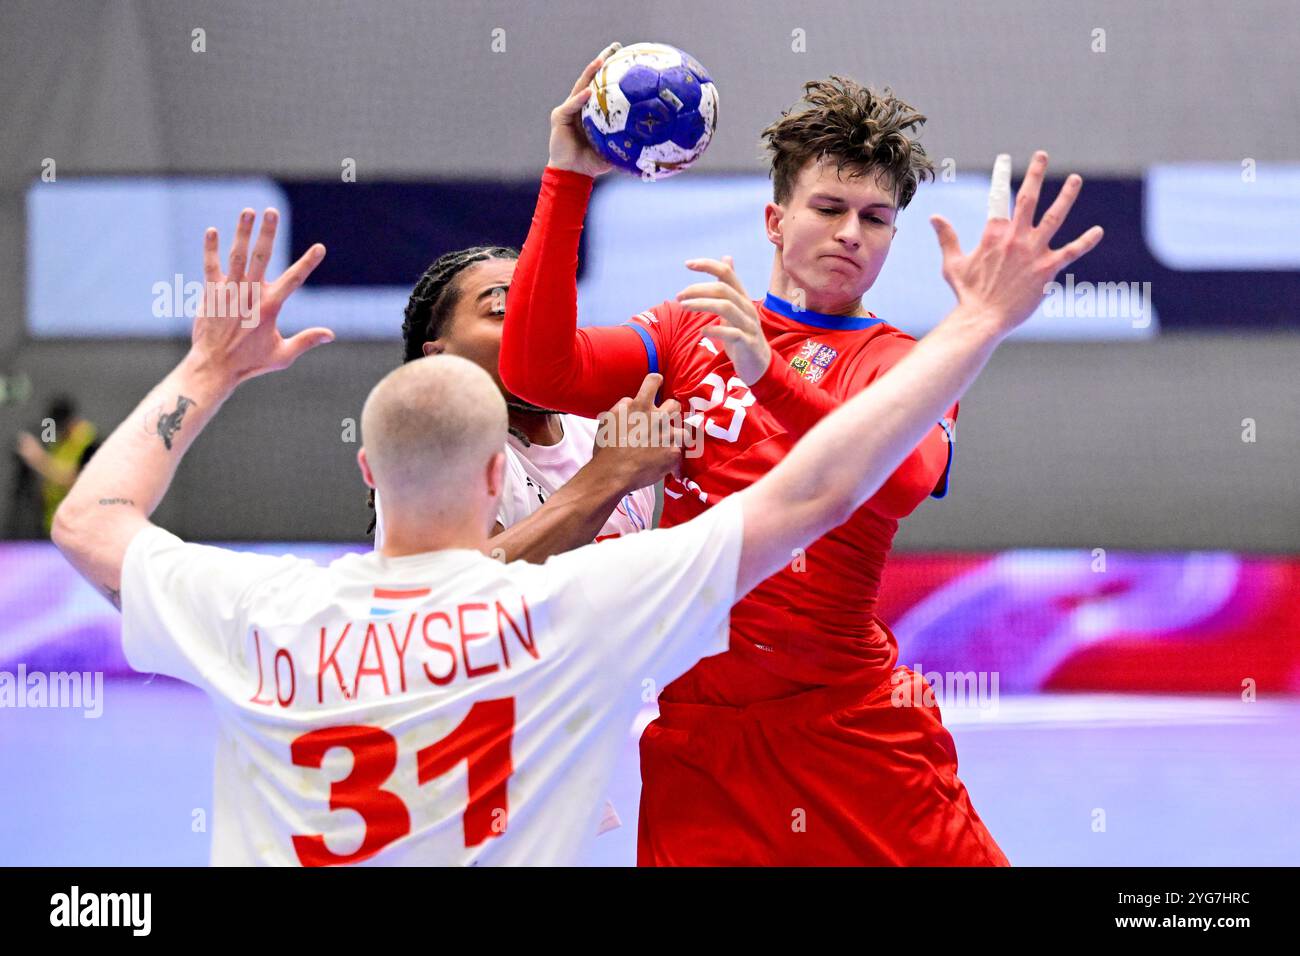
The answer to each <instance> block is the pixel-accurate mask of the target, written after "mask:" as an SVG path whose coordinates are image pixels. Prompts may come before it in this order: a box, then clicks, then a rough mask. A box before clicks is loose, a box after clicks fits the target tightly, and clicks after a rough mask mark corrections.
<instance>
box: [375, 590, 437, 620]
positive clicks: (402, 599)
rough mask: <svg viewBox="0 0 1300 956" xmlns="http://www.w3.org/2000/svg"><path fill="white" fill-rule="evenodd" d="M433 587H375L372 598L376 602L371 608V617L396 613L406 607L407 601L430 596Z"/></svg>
mask: <svg viewBox="0 0 1300 956" xmlns="http://www.w3.org/2000/svg"><path fill="white" fill-rule="evenodd" d="M431 590H432V589H431V588H401V587H386V588H380V587H377V588H375V589H374V590H373V591H372V592H371V594H370V598H371V600H372V601H373V602H374V603H373V605H372V606H371V608H370V616H371V617H387V616H388V615H389V614H396V613H397V612H398V611H400V610H402V609H403V607H405V605H406V602H407V601H418V600H420V599H421V598H426V597H428V596H429V592H430V591H431Z"/></svg>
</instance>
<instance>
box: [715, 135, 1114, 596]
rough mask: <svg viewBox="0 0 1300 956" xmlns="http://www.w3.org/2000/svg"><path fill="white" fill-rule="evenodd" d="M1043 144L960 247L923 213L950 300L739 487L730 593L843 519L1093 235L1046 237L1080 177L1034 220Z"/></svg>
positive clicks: (1005, 170) (1006, 179) (1003, 184)
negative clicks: (1059, 243) (1060, 243)
mask: <svg viewBox="0 0 1300 956" xmlns="http://www.w3.org/2000/svg"><path fill="white" fill-rule="evenodd" d="M1046 169H1047V154H1046V153H1043V152H1039V153H1036V154H1035V155H1034V159H1033V162H1032V163H1031V165H1030V168H1029V172H1028V174H1027V175H1026V176H1025V181H1024V183H1023V184H1022V186H1021V189H1020V193H1019V195H1018V196H1017V197H1016V208H1015V215H1014V218H1013V219H1010V220H1008V219H1007V218H1006V200H1005V199H1003V200H1002V202H1001V210H1002V211H1001V212H1000V213H996V214H995V210H994V208H993V207H994V206H995V205H996V204H995V203H993V202H991V203H990V207H991V209H990V218H989V222H988V225H987V226H986V228H985V230H984V235H983V237H982V238H981V240H980V244H979V245H978V246H977V247H976V248H975V249H974V250H973V251H972V252H971V253H970V254H969V255H963V254H962V251H961V248H960V245H959V244H958V242H957V235H956V232H955V231H954V230H953V228H952V226H951V224H949V223H948V221H947V220H945V219H943V218H942V217H940V216H935V217H933V218H932V219H931V223H932V224H933V225H934V228H935V232H936V233H937V234H938V237H939V245H940V247H941V248H942V250H943V274H944V278H945V279H947V280H948V284H949V285H951V286H952V288H953V291H954V292H956V294H957V303H958V304H957V308H956V309H954V310H953V311H952V313H950V314H949V315H948V316H947V317H946V318H945V319H944V320H943V322H941V323H940V324H939V326H938V327H937V328H935V329H934V331H932V332H931V333H930V334H929V335H927V336H926V337H925V338H924V339H922V340H921V342H919V343H918V344H917V346H916V347H915V348H914V349H912V350H911V352H910V353H909V354H908V355H907V356H905V357H904V358H903V360H902V361H901V362H899V363H898V365H896V366H895V367H894V368H892V369H890V370H889V371H888V372H887V373H886V374H885V375H884V376H883V377H882V378H881V379H880V380H879V381H877V382H874V383H873V384H872V385H871V386H870V387H868V388H867V389H865V390H864V391H862V392H859V393H858V394H857V395H855V396H854V397H853V398H852V399H850V400H849V401H847V402H845V403H844V404H843V405H842V406H840V407H839V408H838V409H836V410H835V411H834V412H832V413H831V414H830V415H828V416H827V417H826V418H825V419H823V420H822V421H821V422H820V423H819V424H817V426H816V427H814V428H813V429H812V431H810V432H809V433H808V434H807V435H806V436H805V437H804V438H803V439H802V440H801V441H800V442H799V443H798V444H797V445H796V446H795V447H794V449H793V450H792V451H791V452H790V454H789V455H788V456H786V458H785V459H784V460H782V461H781V462H780V463H779V464H778V465H777V466H776V467H775V468H773V469H772V471H771V472H769V473H768V474H767V475H765V476H764V477H763V478H762V479H760V480H759V481H758V482H756V483H755V484H754V485H752V486H750V487H749V488H747V489H745V490H744V491H742V492H739V494H740V495H741V496H742V508H743V509H744V526H745V530H744V543H743V546H742V551H741V559H740V569H739V572H738V574H737V595H738V596H739V595H741V594H744V593H746V592H748V591H749V590H750V589H752V588H753V587H755V586H756V585H757V584H758V583H759V582H761V581H763V580H764V579H765V578H767V577H768V576H769V575H771V574H773V573H774V572H776V571H777V570H779V569H780V568H782V567H784V566H785V565H786V564H788V563H789V561H790V558H791V554H792V550H793V549H794V548H799V547H803V546H805V545H807V544H809V543H810V542H812V541H814V540H816V539H817V538H819V537H821V536H822V535H823V534H825V533H826V532H827V531H829V530H830V529H832V528H834V527H836V526H838V525H840V524H842V523H843V522H844V521H846V520H848V518H849V516H850V515H851V514H852V513H853V511H854V510H856V509H857V508H858V507H859V506H860V505H861V504H862V503H863V502H864V501H865V500H866V499H867V498H868V497H870V496H871V495H872V494H874V493H875V491H876V490H877V489H878V488H879V487H880V485H881V483H882V482H883V481H884V480H885V478H886V477H887V476H888V475H889V474H890V472H892V471H893V470H894V468H895V467H896V466H897V465H898V463H899V462H900V461H902V460H903V458H904V457H905V456H906V455H907V454H908V453H909V452H910V451H911V449H913V448H915V447H916V444H917V442H919V441H920V440H921V438H922V436H924V435H925V433H926V432H927V431H928V430H929V429H930V428H931V427H932V426H933V423H934V422H935V421H937V420H938V419H939V418H940V417H941V416H942V415H943V413H944V410H945V409H947V408H948V407H949V406H950V405H952V404H953V403H954V402H955V401H957V399H958V398H960V397H961V395H962V393H963V392H964V391H965V390H966V388H967V387H968V386H969V385H970V383H971V382H972V381H974V379H975V376H976V375H977V374H979V371H980V369H982V368H983V367H984V363H985V362H987V361H988V358H989V356H990V355H992V354H993V350H994V349H995V348H996V347H997V345H998V344H999V343H1000V342H1001V341H1002V340H1003V339H1004V338H1006V336H1008V335H1010V334H1011V332H1012V331H1013V330H1014V329H1015V328H1016V327H1017V326H1019V325H1020V324H1021V323H1023V322H1024V321H1025V320H1026V319H1028V318H1029V316H1030V315H1031V314H1032V313H1033V311H1034V308H1035V307H1036V306H1037V305H1038V303H1039V302H1040V301H1041V300H1042V297H1043V289H1044V286H1045V285H1046V283H1047V282H1048V281H1050V280H1051V278H1052V277H1053V276H1054V275H1055V274H1056V273H1057V272H1059V271H1060V270H1061V269H1063V268H1065V267H1066V266H1068V265H1069V264H1070V263H1071V262H1074V261H1075V260H1076V259H1078V258H1079V257H1080V256H1082V255H1084V254H1085V253H1087V252H1088V251H1089V250H1090V249H1092V248H1093V247H1094V246H1096V245H1097V243H1098V242H1100V241H1101V237H1102V231H1101V227H1100V226H1093V227H1092V228H1091V229H1089V230H1088V231H1087V232H1085V233H1084V234H1083V235H1082V236H1080V237H1079V238H1077V239H1075V240H1074V241H1073V242H1071V243H1069V244H1068V245H1066V246H1065V247H1063V248H1061V249H1051V248H1050V247H1049V243H1050V241H1051V239H1052V237H1053V236H1054V235H1055V233H1056V230H1057V229H1058V228H1060V225H1061V223H1062V222H1063V221H1064V220H1065V215H1066V213H1067V212H1069V209H1070V207H1071V205H1073V203H1074V198H1075V196H1077V194H1078V192H1079V186H1080V183H1081V182H1082V180H1081V179H1080V178H1079V177H1078V176H1070V177H1069V178H1068V179H1067V180H1066V183H1065V186H1064V187H1062V189H1061V193H1060V195H1059V196H1058V197H1057V199H1056V201H1055V202H1054V203H1053V204H1052V206H1051V208H1049V209H1048V211H1047V212H1046V213H1044V215H1043V218H1042V221H1041V223H1040V224H1039V225H1038V226H1037V227H1035V226H1034V211H1035V209H1036V207H1037V205H1038V194H1039V190H1040V188H1041V186H1042V181H1043V175H1044V173H1045V171H1046ZM994 170H995V171H994V181H993V190H992V193H993V194H994V195H1001V194H1002V192H1003V190H1005V189H1009V183H1010V164H1009V162H1007V163H1005V164H1004V163H1003V162H999V163H998V164H997V165H995V168H994Z"/></svg>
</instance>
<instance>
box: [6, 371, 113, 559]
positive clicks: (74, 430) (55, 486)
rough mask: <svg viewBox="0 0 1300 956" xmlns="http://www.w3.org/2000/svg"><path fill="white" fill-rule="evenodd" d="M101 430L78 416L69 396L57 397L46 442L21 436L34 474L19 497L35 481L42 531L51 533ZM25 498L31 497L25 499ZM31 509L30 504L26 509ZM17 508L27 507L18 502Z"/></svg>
mask: <svg viewBox="0 0 1300 956" xmlns="http://www.w3.org/2000/svg"><path fill="white" fill-rule="evenodd" d="M97 435H98V430H97V429H96V428H95V426H94V425H93V424H91V423H90V422H89V421H87V420H86V419H84V418H82V417H81V416H80V415H78V414H77V406H76V403H75V402H74V400H73V399H72V398H70V397H68V396H66V395H60V396H58V397H56V398H55V399H54V400H53V401H52V402H51V403H50V408H49V411H48V412H46V413H45V418H44V420H43V421H42V423H41V438H44V439H48V441H42V440H41V439H38V438H37V437H36V436H35V435H33V434H31V433H30V432H22V431H20V432H19V433H18V445H17V449H16V450H17V453H18V457H19V458H20V459H22V462H23V464H24V465H26V466H27V469H30V472H31V474H30V475H28V479H29V481H28V482H24V481H20V482H19V485H18V487H19V493H20V494H21V493H22V489H23V487H24V485H28V484H29V482H30V480H31V479H32V478H33V477H34V478H35V480H36V482H37V486H38V488H39V493H40V505H39V507H40V512H41V528H42V530H43V531H44V533H45V534H47V535H48V534H49V533H50V524H51V523H52V522H53V521H54V512H55V510H56V509H57V508H58V507H59V502H61V501H62V500H63V499H64V497H65V496H66V495H67V493H68V489H69V488H71V487H72V483H73V482H74V481H76V480H77V475H78V474H79V473H80V472H81V469H82V467H83V466H84V465H85V464H86V462H87V461H88V460H89V459H90V456H91V455H93V454H94V453H95V449H97V448H98V447H99V446H98V444H96V441H95V439H96V437H97ZM23 497H25V498H28V500H29V501H30V497H29V496H27V495H23ZM26 506H27V507H31V505H30V504H27V505H26ZM15 507H17V508H22V507H24V502H20V501H16V502H15Z"/></svg>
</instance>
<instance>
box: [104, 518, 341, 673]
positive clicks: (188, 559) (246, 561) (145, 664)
mask: <svg viewBox="0 0 1300 956" xmlns="http://www.w3.org/2000/svg"><path fill="white" fill-rule="evenodd" d="M304 565H307V566H309V567H311V568H315V569H316V570H320V569H319V568H317V566H316V565H314V564H312V563H311V562H310V561H304V560H303V559H301V558H294V557H291V556H285V557H279V558H275V557H271V556H269V555H264V554H243V553H239V552H236V551H227V550H225V549H223V548H215V547H212V546H210V545H202V544H187V543H186V542H184V541H182V540H181V539H180V538H178V537H176V535H174V534H172V533H171V532H169V531H166V530H164V529H163V528H159V527H157V526H156V525H149V526H148V527H146V528H144V529H143V530H141V531H140V532H139V533H138V534H136V536H135V537H134V538H132V539H131V543H130V544H129V545H128V546H127V549H126V556H125V559H124V560H123V562H122V651H123V653H124V654H125V655H126V659H127V662H128V663H129V664H130V665H131V666H132V667H133V668H134V669H135V670H137V671H141V672H143V673H151V674H166V675H168V676H169V677H176V678H179V679H180V680H183V681H188V682H189V683H191V684H197V685H199V686H207V685H208V684H209V683H210V681H209V680H207V679H205V678H204V674H205V673H210V672H211V665H217V666H220V665H221V664H222V663H223V662H227V661H229V660H230V658H231V656H232V655H234V654H235V653H237V650H236V648H237V646H238V641H239V639H240V638H241V637H242V631H243V628H244V627H245V626H246V622H247V606H248V605H247V600H248V597H249V592H250V591H251V590H252V588H253V587H254V586H255V585H258V584H264V583H267V582H269V581H272V580H273V579H276V578H279V579H280V580H281V581H283V580H284V579H283V575H284V574H285V573H286V572H288V571H292V570H295V569H301V568H302V567H303V566H304Z"/></svg>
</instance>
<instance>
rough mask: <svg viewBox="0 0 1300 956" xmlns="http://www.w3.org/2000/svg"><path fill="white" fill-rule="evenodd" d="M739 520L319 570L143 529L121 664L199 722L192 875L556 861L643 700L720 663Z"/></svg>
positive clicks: (730, 512)
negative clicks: (173, 690)
mask: <svg viewBox="0 0 1300 956" xmlns="http://www.w3.org/2000/svg"><path fill="white" fill-rule="evenodd" d="M741 524H742V522H741V511H740V503H739V501H738V500H732V499H728V500H724V501H723V502H721V503H719V504H718V505H717V506H715V507H714V508H711V509H709V510H708V511H707V512H706V513H705V514H703V515H701V516H700V517H699V518H696V519H695V520H693V521H690V522H687V523H686V524H683V525H680V526H678V527H675V528H671V529H666V530H656V531H649V532H646V533H644V534H635V535H628V536H625V537H621V538H618V539H617V540H611V541H606V542H603V543H601V544H599V545H592V546H588V547H584V548H579V549H577V550H575V551H571V552H569V553H567V554H563V555H558V556H556V557H553V558H551V559H550V560H549V561H547V562H546V564H544V565H532V564H528V563H525V562H515V563H512V564H502V563H500V562H498V561H495V560H492V559H491V558H488V557H486V556H484V555H482V554H480V553H478V552H476V551H468V550H455V551H442V552H432V553H429V554H422V555H411V556H408V557H402V558H384V557H383V556H381V555H380V554H378V552H372V553H370V554H365V555H348V556H346V557H344V558H341V559H339V560H338V561H335V562H334V563H333V564H331V565H330V566H329V567H327V568H322V567H319V566H317V565H315V564H313V563H311V562H309V561H305V560H302V559H297V558H292V557H283V558H271V557H267V556H264V555H251V554H238V553H235V552H231V551H226V550H223V549H220V548H214V547H209V546H205V545H195V544H186V543H184V542H182V541H181V540H180V539H178V538H176V537H175V536H174V535H171V534H170V533H168V532H166V531H164V530H162V529H160V528H154V527H150V528H147V529H145V530H144V531H142V532H140V534H138V535H137V536H136V537H135V538H134V539H133V540H132V542H131V545H130V547H129V548H128V550H127V554H126V561H125V565H124V568H123V575H122V580H123V584H122V602H123V624H122V636H123V646H124V650H125V652H126V655H127V659H128V660H129V661H130V662H131V665H132V666H133V667H135V668H136V669H137V670H140V671H144V672H156V673H163V674H169V675H171V676H174V677H177V678H180V679H182V680H186V681H189V682H190V683H193V684H196V685H198V686H199V687H202V688H203V689H204V690H206V691H207V692H208V694H209V695H210V696H211V697H212V698H213V700H214V701H215V703H216V705H217V711H218V715H219V720H220V726H221V734H220V743H219V745H218V754H217V764H216V781H215V788H216V801H215V807H214V815H213V837H212V841H213V862H214V863H217V864H253V863H264V864H298V863H300V864H304V865H329V864H338V863H359V862H367V863H382V864H405V865H451V864H516V865H518V864H547V865H551V864H569V863H573V862H575V861H576V860H577V859H579V857H580V855H581V853H582V850H583V848H584V847H585V845H586V843H587V841H588V840H590V839H592V838H593V837H594V834H595V832H596V818H597V816H598V814H599V812H600V804H601V801H600V799H599V798H600V797H601V795H602V794H603V792H604V790H605V788H606V786H607V785H608V782H609V776H610V774H611V772H612V769H613V767H614V764H615V760H616V758H617V756H618V752H619V750H620V748H621V747H622V746H623V744H624V741H625V739H626V733H627V728H628V726H629V724H630V723H631V721H632V719H633V717H634V716H635V714H636V712H637V711H638V710H639V708H640V707H641V705H642V703H643V691H644V689H645V688H647V687H650V688H659V687H663V686H664V685H665V684H667V683H668V682H670V681H672V680H673V679H675V678H676V677H678V676H679V675H681V674H682V673H684V672H685V671H687V670H689V669H690V668H691V667H692V666H693V665H694V664H695V662H696V661H697V660H699V659H700V658H701V657H707V656H709V655H711V654H717V653H721V652H722V651H724V650H726V648H727V631H728V621H729V617H730V610H731V605H732V604H733V603H734V600H735V584H736V570H737V565H738V562H739V555H740V545H741V532H742V527H741ZM331 807H333V809H331Z"/></svg>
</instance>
